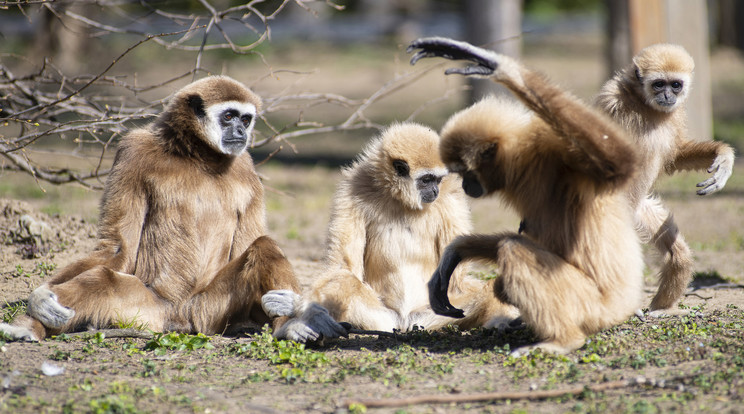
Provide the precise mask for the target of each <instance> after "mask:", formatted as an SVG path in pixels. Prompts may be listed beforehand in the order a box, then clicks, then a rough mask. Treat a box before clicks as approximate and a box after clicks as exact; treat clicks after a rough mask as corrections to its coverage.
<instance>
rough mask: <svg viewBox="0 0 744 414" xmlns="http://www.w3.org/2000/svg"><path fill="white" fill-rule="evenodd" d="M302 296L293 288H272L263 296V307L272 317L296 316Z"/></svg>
mask: <svg viewBox="0 0 744 414" xmlns="http://www.w3.org/2000/svg"><path fill="white" fill-rule="evenodd" d="M301 305H302V298H301V297H300V295H298V294H297V293H295V292H293V291H291V290H270V291H268V292H267V293H266V294H265V295H263V296H262V297H261V307H262V308H263V310H264V312H266V315H267V316H268V317H270V318H276V317H279V316H290V317H291V316H295V313H297V309H299V308H300V306H301Z"/></svg>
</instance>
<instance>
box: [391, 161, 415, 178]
mask: <svg viewBox="0 0 744 414" xmlns="http://www.w3.org/2000/svg"><path fill="white" fill-rule="evenodd" d="M393 168H395V173H396V174H398V176H400V177H408V175H409V174H410V173H411V167H409V166H408V163H407V162H405V161H403V160H393Z"/></svg>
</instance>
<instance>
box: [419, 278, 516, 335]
mask: <svg viewBox="0 0 744 414" xmlns="http://www.w3.org/2000/svg"><path fill="white" fill-rule="evenodd" d="M494 282H495V280H489V281H487V282H481V281H479V280H463V281H462V282H461V286H460V288H459V289H452V288H451V289H450V294H449V296H450V297H451V299H452V305H453V306H455V307H456V308H459V309H462V310H463V312H464V314H465V316H464V317H463V318H462V319H458V318H451V317H447V316H442V315H437V314H435V313H434V311H433V310H431V308H429V307H428V306H427V309H426V310H425V311H422V312H417V313H412V314H411V318H412V320H413V324H416V325H421V326H423V327H425V328H426V329H431V330H434V329H439V328H442V327H445V326H447V325H457V326H459V327H460V328H462V329H472V328H477V327H484V328H496V329H499V330H501V331H503V330H505V329H507V328H508V327H509V326H510V324H511V323H512V322H513V321H514V320H515V319H517V318H518V317H519V310H518V309H517V308H516V307H514V306H512V305H510V304H507V303H504V302H502V301H501V300H499V299H498V298H496V297H495V296H494V294H493V292H494Z"/></svg>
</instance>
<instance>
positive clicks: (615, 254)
mask: <svg viewBox="0 0 744 414" xmlns="http://www.w3.org/2000/svg"><path fill="white" fill-rule="evenodd" d="M415 49H420V50H419V51H418V52H417V53H416V54H415V55H414V56H413V58H412V59H411V63H412V64H413V63H416V62H417V61H418V60H419V59H421V58H424V57H435V56H439V57H445V58H449V59H455V60H467V61H470V62H472V63H473V64H472V65H471V66H468V67H464V68H454V69H448V70H447V71H446V73H447V74H450V73H457V74H462V75H468V76H472V75H475V76H483V77H487V78H491V79H492V80H494V81H496V82H499V83H501V84H503V85H504V86H506V87H507V88H509V90H511V92H512V93H513V94H514V95H515V96H516V97H517V98H519V100H520V101H522V103H523V104H524V105H522V104H520V103H518V102H515V101H514V100H509V99H507V98H489V99H485V100H483V101H480V102H478V103H476V104H474V105H473V106H471V107H469V108H467V109H465V110H463V111H461V112H459V113H457V114H455V115H453V116H452V117H451V118H450V119H449V120H448V121H447V123H446V124H445V126H444V127H443V129H442V132H441V136H442V142H441V145H440V153H441V156H442V159H443V161H444V163H445V164H446V165H447V168H448V169H449V170H450V171H452V172H456V173H458V174H460V176H461V177H462V186H463V189H464V190H465V193H467V194H468V195H469V196H471V197H480V196H483V195H490V194H494V193H498V194H500V195H501V197H502V198H503V200H504V201H505V203H506V204H508V205H510V206H512V207H514V208H515V209H516V210H517V211H518V212H519V213H520V214H521V216H522V218H523V229H522V233H521V234H517V233H499V234H490V235H464V236H460V237H458V238H457V239H455V241H453V242H452V243H451V244H450V245H449V246H448V247H447V249H446V250H445V252H444V255H443V257H442V259H441V261H440V263H439V266H438V268H437V269H436V271H435V272H434V273H433V277H432V278H431V281H430V282H429V295H430V297H429V299H430V303H431V306H432V308H433V309H434V311H435V312H437V313H438V314H441V315H447V316H452V317H461V316H462V311H461V310H460V309H458V308H456V307H455V306H453V304H452V303H450V300H449V298H448V285H449V283H450V277H451V276H452V274H453V272H454V271H455V270H456V269H457V268H458V267H459V266H458V265H460V263H461V262H462V261H466V260H471V259H485V260H490V261H493V262H495V263H496V264H497V265H498V267H499V269H500V276H499V277H498V278H497V279H496V284H495V287H494V294H495V295H496V296H497V297H498V298H500V299H501V300H503V301H504V302H506V303H510V304H512V305H514V306H516V307H517V308H518V309H519V312H520V315H521V318H522V320H523V321H524V322H525V323H526V324H527V325H528V326H530V327H531V328H532V329H533V331H534V332H535V334H536V335H537V336H538V337H539V338H540V340H541V342H540V343H538V344H536V345H533V346H528V347H523V348H518V349H517V350H515V351H514V353H515V354H516V355H520V354H522V353H525V352H528V351H529V350H530V349H532V348H535V347H538V348H542V349H544V350H547V351H551V352H557V353H563V352H569V351H571V350H574V349H576V348H579V347H581V346H582V345H583V344H584V340H585V338H586V336H587V335H591V334H593V333H595V332H598V331H600V330H602V329H605V328H608V327H611V326H613V325H615V324H618V323H620V322H623V321H624V320H625V319H626V318H628V317H629V316H631V315H633V313H634V311H635V310H636V309H638V306H639V304H640V298H641V290H642V277H643V258H642V254H641V248H640V243H639V240H638V236H637V234H636V232H635V228H634V226H633V215H632V210H631V208H630V205H629V203H628V200H627V191H628V190H627V189H628V184H629V183H630V180H631V178H632V177H633V171H634V170H635V168H636V167H637V162H636V160H637V157H636V154H635V151H634V149H633V146H632V145H631V144H630V141H629V139H628V137H627V136H626V134H625V132H624V131H623V130H622V129H621V128H620V127H618V126H617V125H616V124H615V123H614V122H612V121H611V120H610V119H608V118H607V117H606V116H604V115H603V114H601V113H600V112H599V111H597V110H594V109H592V108H590V107H589V106H588V105H585V104H584V103H582V102H581V101H579V100H578V99H577V98H575V97H573V96H572V95H570V94H569V93H567V92H564V91H563V90H561V89H559V88H558V87H557V86H555V85H554V84H552V83H550V82H549V81H548V80H547V79H546V78H545V77H543V76H542V75H540V74H538V73H536V72H533V71H531V70H529V69H527V68H525V67H523V66H522V65H521V64H520V63H519V62H518V61H516V60H513V59H511V58H509V57H507V56H504V55H500V54H497V53H494V52H492V51H488V50H484V49H481V48H477V47H474V46H472V45H470V44H468V43H464V42H458V41H454V40H450V39H445V38H425V39H419V40H416V41H414V42H413V43H412V44H411V46H410V47H409V51H413V50H415ZM525 106H526V107H525Z"/></svg>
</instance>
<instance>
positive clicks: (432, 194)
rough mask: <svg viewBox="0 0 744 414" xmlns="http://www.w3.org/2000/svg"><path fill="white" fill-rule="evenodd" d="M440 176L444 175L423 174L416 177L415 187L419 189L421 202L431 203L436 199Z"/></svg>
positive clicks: (440, 180) (440, 181)
mask: <svg viewBox="0 0 744 414" xmlns="http://www.w3.org/2000/svg"><path fill="white" fill-rule="evenodd" d="M442 178H444V177H442V176H437V175H434V174H424V175H422V176H420V177H418V178H416V189H417V190H418V191H419V196H421V202H422V203H431V202H433V201H434V200H436V199H437V196H439V184H441V183H442Z"/></svg>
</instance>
